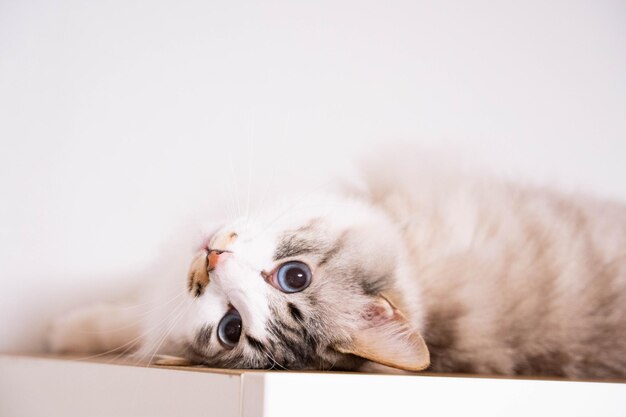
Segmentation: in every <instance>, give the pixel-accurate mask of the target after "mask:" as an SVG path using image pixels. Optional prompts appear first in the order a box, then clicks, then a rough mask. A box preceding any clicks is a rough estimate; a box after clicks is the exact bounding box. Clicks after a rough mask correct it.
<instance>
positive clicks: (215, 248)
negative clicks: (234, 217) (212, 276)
mask: <svg viewBox="0 0 626 417" xmlns="http://www.w3.org/2000/svg"><path fill="white" fill-rule="evenodd" d="M235 240H237V233H235V232H229V233H223V234H220V235H218V236H217V237H216V238H215V239H214V241H213V242H211V247H210V248H209V253H208V255H207V271H208V272H211V271H213V270H214V269H215V267H216V266H217V264H218V263H219V261H220V259H221V258H223V257H224V256H226V255H227V254H229V253H230V250H229V249H230V247H231V246H232V244H233V243H234V242H235Z"/></svg>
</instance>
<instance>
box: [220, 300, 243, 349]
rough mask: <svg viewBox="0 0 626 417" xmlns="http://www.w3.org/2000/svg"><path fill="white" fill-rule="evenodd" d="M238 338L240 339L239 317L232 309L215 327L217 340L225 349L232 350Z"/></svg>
mask: <svg viewBox="0 0 626 417" xmlns="http://www.w3.org/2000/svg"><path fill="white" fill-rule="evenodd" d="M239 337H241V315H239V312H238V311H237V310H235V309H234V308H233V309H230V310H229V311H228V312H227V313H226V314H225V315H224V317H222V320H220V324H218V325H217V338H218V339H219V341H220V343H221V344H222V346H224V347H225V348H226V349H232V348H234V347H235V346H237V343H238V342H239Z"/></svg>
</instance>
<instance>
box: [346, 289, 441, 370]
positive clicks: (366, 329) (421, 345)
mask: <svg viewBox="0 0 626 417" xmlns="http://www.w3.org/2000/svg"><path fill="white" fill-rule="evenodd" d="M351 336H352V340H351V342H349V343H347V344H346V345H343V346H338V347H337V350H339V351H340V352H342V353H350V354H353V355H356V356H360V357H362V358H365V359H368V360H370V361H372V362H376V363H379V364H382V365H385V366H390V367H393V368H398V369H403V370H406V371H422V370H424V369H426V368H427V367H428V366H429V365H430V354H429V352H428V348H427V347H426V343H425V342H424V339H423V338H422V336H420V335H419V334H418V333H417V332H416V331H415V329H413V327H412V326H411V323H409V321H408V320H407V319H406V317H404V315H403V314H402V313H401V312H400V311H399V310H398V309H397V308H396V307H394V306H393V304H391V302H389V300H387V299H386V298H384V297H382V296H378V297H377V298H376V299H374V300H373V301H372V302H370V303H369V304H367V305H366V306H365V308H364V309H363V311H362V312H361V314H360V316H359V318H358V319H357V326H356V329H355V330H354V331H353V332H352V335H351Z"/></svg>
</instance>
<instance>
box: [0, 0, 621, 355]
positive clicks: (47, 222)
mask: <svg viewBox="0 0 626 417" xmlns="http://www.w3.org/2000/svg"><path fill="white" fill-rule="evenodd" d="M625 23H626V3H625V2H624V1H623V0H615V1H609V0H593V1H591V0H589V1H575V0H574V1H570V0H553V1H550V0H548V1H545V0H541V1H510V2H507V1H499V2H496V1H465V0H459V1H432V2H427V1H416V0H413V1H384V2H383V1H367V0H365V1H364V0H359V1H345V0H332V1H316V2H297V1H275V0H271V1H263V2H261V1H259V2H249V1H221V2H218V1H206V0H202V1H199V0H197V1H188V0H182V1H170V2H164V1H140V0H124V1H107V2H97V1H72V0H58V1H27V0H25V1H18V0H2V1H0V141H1V142H0V143H1V145H2V147H1V152H0V192H1V194H0V195H1V197H0V198H1V204H0V350H4V351H7V350H24V351H34V350H37V349H41V348H42V346H43V343H42V340H43V339H42V334H43V331H44V329H45V327H46V325H47V323H48V322H49V320H50V318H51V317H52V316H54V315H55V314H57V313H59V312H61V311H64V310H66V309H68V308H71V307H73V306H77V305H80V304H82V303H85V302H91V301H93V300H96V299H98V298H103V297H111V296H113V295H114V294H115V293H116V291H118V290H117V289H118V288H121V287H123V286H129V285H131V283H132V278H129V277H131V276H132V275H133V272H134V271H139V270H141V269H143V268H144V267H145V266H146V265H147V264H149V263H150V262H151V260H152V259H154V257H155V256H157V253H158V251H157V248H158V246H159V244H160V242H162V240H163V239H164V238H165V237H167V236H168V234H170V233H172V230H175V228H176V225H177V224H178V223H179V222H181V221H184V218H185V216H188V215H189V213H191V212H193V210H194V209H195V208H197V207H199V206H200V205H201V204H205V203H207V202H208V203H209V204H213V203H214V204H215V205H221V206H226V207H230V209H231V210H235V209H236V208H237V206H238V205H243V204H245V201H246V198H247V196H248V195H249V194H250V195H252V196H255V195H263V192H262V190H263V189H264V187H266V186H268V187H269V186H270V185H271V184H272V183H273V182H276V181H275V179H276V178H278V179H279V181H278V183H280V184H282V186H283V187H288V188H302V189H306V186H307V184H310V183H312V182H314V181H318V182H319V181H322V182H323V181H325V179H327V178H331V176H332V175H335V174H337V173H339V174H341V173H343V172H346V171H347V170H348V167H349V165H350V163H351V161H353V160H354V158H355V157H356V156H357V155H361V154H363V153H367V152H368V150H371V149H376V147H377V146H378V147H380V146H386V147H389V148H390V149H393V145H394V143H398V142H410V143H414V144H417V145H420V146H426V147H434V148H436V149H443V150H445V151H451V152H455V153H457V154H459V155H464V156H466V157H468V158H470V159H473V160H476V161H478V162H480V163H481V164H483V165H484V166H485V167H487V168H488V169H490V170H492V171H495V172H499V173H502V174H503V175H507V176H513V177H517V178H521V179H524V180H532V181H539V182H549V183H553V184H557V185H559V186H562V187H565V188H567V189H573V190H579V189H582V190H587V191H589V192H592V193H595V194H599V195H603V196H607V197H616V198H620V199H622V200H625V199H626V24H625ZM285 179H287V180H288V181H285ZM250 189H251V190H252V191H248V190H250ZM239 209H241V207H239Z"/></svg>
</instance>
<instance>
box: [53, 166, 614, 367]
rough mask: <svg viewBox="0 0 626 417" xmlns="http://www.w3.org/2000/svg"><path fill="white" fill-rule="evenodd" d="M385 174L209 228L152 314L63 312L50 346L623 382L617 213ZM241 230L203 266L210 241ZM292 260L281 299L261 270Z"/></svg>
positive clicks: (172, 269) (519, 190) (481, 184)
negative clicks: (223, 323) (297, 284)
mask: <svg viewBox="0 0 626 417" xmlns="http://www.w3.org/2000/svg"><path fill="white" fill-rule="evenodd" d="M395 166H396V168H394V169H393V170H391V169H390V168H389V167H388V166H386V165H385V164H384V163H381V164H380V165H379V166H377V165H376V164H370V167H369V168H368V170H366V172H365V174H364V176H363V179H364V181H363V183H362V184H360V186H359V187H352V188H351V189H349V190H344V191H342V192H339V193H336V194H332V195H322V196H307V197H306V198H302V197H301V198H298V199H296V200H295V201H289V202H283V203H282V204H278V205H275V206H273V207H269V208H267V209H265V210H261V211H258V212H257V213H256V214H254V215H250V216H246V217H245V218H241V219H239V220H237V221H235V222H230V223H227V224H223V225H220V226H219V227H218V228H212V229H210V232H207V233H204V234H202V235H201V236H200V237H199V238H198V239H196V242H197V245H196V249H195V252H194V251H192V250H189V247H186V246H187V245H180V244H177V245H173V247H172V249H171V250H170V251H168V253H166V254H165V256H164V257H165V259H166V260H165V261H164V262H163V265H161V266H160V267H159V268H158V269H157V270H156V271H155V275H156V276H159V277H161V278H160V281H159V282H160V283H159V285H155V286H154V287H155V288H154V289H153V290H152V291H151V295H150V297H149V300H147V301H144V303H145V306H146V307H145V308H140V309H137V308H126V309H120V308H119V307H117V306H104V305H103V306H97V307H90V308H87V309H85V310H82V311H80V312H74V313H72V314H70V315H68V316H66V317H62V318H61V319H59V320H57V321H56V322H55V325H54V327H53V330H52V332H51V335H50V341H51V346H52V349H53V350H55V351H82V352H88V351H89V352H100V351H105V350H108V349H113V348H116V347H120V346H121V347H122V348H134V347H136V346H138V350H136V351H135V355H136V357H137V358H141V359H142V360H145V361H152V360H153V359H154V358H155V357H156V355H157V354H169V355H174V356H176V357H183V358H186V359H187V360H189V361H190V363H198V364H204V365H208V366H216V367H239V368H275V369H283V368H284V369H351V370H352V369H372V366H371V365H372V363H378V364H382V365H386V366H392V367H397V368H401V369H405V370H411V371H415V370H420V369H423V368H424V367H425V366H427V365H428V363H429V357H428V356H429V354H430V368H429V369H430V370H433V371H442V372H472V373H483V374H505V375H516V374H517V375H520V374H521V375H552V376H565V377H583V378H585V377H621V378H623V377H626V355H625V352H626V208H625V207H624V206H623V205H620V204H618V203H613V202H605V201H600V200H596V199H593V198H590V197H587V196H571V195H564V194H561V193H558V192H555V191H551V190H547V189H541V188H533V187H527V186H520V185H514V184H509V183H504V182H499V181H495V180H492V179H488V178H483V177H479V176H473V177H468V176H465V175H462V174H460V173H453V172H451V171H446V170H440V169H437V168H433V167H429V168H424V167H423V166H422V167H420V168H417V167H415V166H413V165H411V164H408V165H406V166H398V165H397V164H395ZM233 234H235V235H236V236H237V238H236V239H235V240H234V241H233V242H230V243H229V244H228V248H227V249H228V251H227V252H226V253H224V254H222V255H220V260H219V262H217V261H216V259H217V258H215V259H213V261H212V265H211V268H208V265H207V262H208V261H207V259H208V256H209V251H210V250H211V249H216V248H215V247H212V245H215V244H216V242H218V241H223V240H224V239H226V238H225V236H233ZM220 239H221V240H220ZM187 243H189V246H191V239H188V241H187ZM217 249H225V248H217ZM220 253H221V252H220ZM224 255H225V256H224ZM292 260H297V261H300V262H304V263H305V264H306V265H308V266H309V267H310V269H311V271H312V274H313V278H312V281H311V284H310V285H309V286H308V287H307V288H306V289H305V290H303V291H300V292H296V293H285V292H282V291H280V289H279V288H277V287H276V286H273V285H271V283H270V281H268V276H270V275H271V273H272V271H275V270H276V268H277V267H278V266H279V265H281V264H283V263H285V262H288V261H292ZM209 263H211V262H210V261H209ZM190 265H191V267H190ZM209 270H210V271H209ZM232 309H236V310H237V311H238V312H239V314H240V315H241V320H242V331H241V337H240V339H239V342H238V343H237V344H236V346H234V347H233V348H225V347H224V345H223V344H221V343H220V342H219V340H218V334H217V327H218V326H219V323H220V320H221V319H222V318H223V317H224V315H225V314H226V313H227V312H228V311H230V310H232ZM122 311H124V312H125V313H122ZM124 314H125V315H126V317H123V316H124ZM122 317H123V318H122ZM109 319H110V320H109ZM124 321H126V322H127V323H128V324H127V327H126V329H127V330H128V331H125V332H124V331H122V332H120V331H119V323H120V322H124ZM133 323H140V326H134V325H133ZM86 328H88V329H91V330H94V331H96V332H97V334H98V335H99V337H98V338H96V337H93V334H92V335H91V336H90V335H89V333H85V332H84V330H85V329H86ZM115 329H117V332H114V331H113V330H115ZM107 335H109V336H110V337H107ZM424 341H425V343H426V345H424ZM425 346H427V347H428V351H426V349H425ZM428 352H429V353H428Z"/></svg>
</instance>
